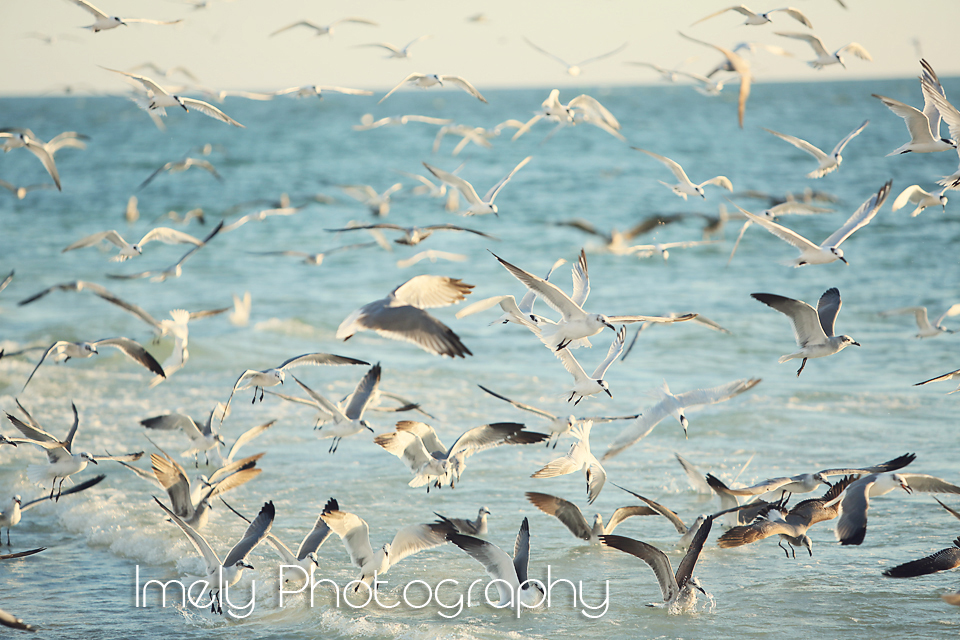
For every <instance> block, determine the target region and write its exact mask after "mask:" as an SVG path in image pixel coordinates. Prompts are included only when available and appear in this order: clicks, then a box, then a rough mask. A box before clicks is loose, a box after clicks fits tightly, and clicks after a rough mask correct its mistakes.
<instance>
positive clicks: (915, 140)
mask: <svg viewBox="0 0 960 640" xmlns="http://www.w3.org/2000/svg"><path fill="white" fill-rule="evenodd" d="M920 65H921V66H922V67H923V75H922V76H921V77H920V89H921V91H922V93H923V111H920V110H919V109H917V108H915V107H911V106H910V105H908V104H905V103H903V102H900V101H899V100H894V99H893V98H888V97H886V96H881V95H879V94H876V93H872V94H870V95H872V96H873V97H874V98H876V99H877V100H879V101H880V102H882V103H883V104H884V105H885V106H886V107H887V108H888V109H890V111H893V113H894V114H896V115H898V116H900V117H901V118H903V121H904V122H905V123H906V125H907V131H909V132H910V142H908V143H906V144H903V145H901V146H899V147H897V148H896V149H894V150H893V151H891V152H890V153H888V154H887V156H895V155H897V154H902V153H936V152H938V151H947V150H948V149H956V148H957V141H956V140H951V139H949V138H941V137H940V121H941V115H940V108H939V107H938V106H937V103H936V102H935V101H934V97H933V96H934V95H938V96H940V97H941V98H942V99H944V100H946V95H947V94H946V93H945V92H944V90H943V85H942V84H940V78H938V77H937V73H936V72H935V71H934V70H933V67H931V66H930V63H929V62H927V61H926V60H920Z"/></svg>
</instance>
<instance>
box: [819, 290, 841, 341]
mask: <svg viewBox="0 0 960 640" xmlns="http://www.w3.org/2000/svg"><path fill="white" fill-rule="evenodd" d="M841 304H843V302H842V301H841V300H840V290H839V289H837V288H836V287H832V288H830V289H827V290H826V291H824V292H823V295H822V296H820V301H819V302H817V316H818V317H819V318H820V326H821V327H823V332H824V333H825V334H826V335H827V336H828V337H832V336H833V333H834V331H833V327H834V325H835V324H836V323H837V315H838V314H839V313H840V305H841Z"/></svg>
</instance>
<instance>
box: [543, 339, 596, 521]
mask: <svg viewBox="0 0 960 640" xmlns="http://www.w3.org/2000/svg"><path fill="white" fill-rule="evenodd" d="M564 353H566V352H564ZM591 427H593V423H592V422H590V421H589V420H584V421H582V422H580V423H579V424H577V426H575V427H574V428H573V429H572V433H573V435H574V436H575V437H576V438H577V441H576V442H574V443H573V444H572V445H570V450H569V451H567V454H566V455H565V456H563V457H562V458H557V459H556V460H553V461H551V462H550V463H548V464H547V465H546V466H544V467H543V468H542V469H540V470H539V471H537V472H536V473H534V474H533V475H531V476H530V477H531V478H556V477H557V476H564V475H567V474H568V473H576V472H577V471H583V474H584V475H585V476H586V478H587V498H588V500H587V504H593V502H594V500H596V499H597V496H599V495H600V491H602V490H603V485H604V483H605V482H606V481H607V472H606V470H604V468H603V465H601V464H600V461H599V460H597V457H596V456H595V455H593V454H592V453H591V452H590V429H591Z"/></svg>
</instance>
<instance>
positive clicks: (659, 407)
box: [561, 349, 670, 460]
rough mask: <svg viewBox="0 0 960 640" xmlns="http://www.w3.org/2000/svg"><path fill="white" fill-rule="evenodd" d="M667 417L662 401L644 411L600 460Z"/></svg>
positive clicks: (642, 434)
mask: <svg viewBox="0 0 960 640" xmlns="http://www.w3.org/2000/svg"><path fill="white" fill-rule="evenodd" d="M564 351H568V349H563V351H561V353H563V352H564ZM668 415H670V412H669V411H668V410H667V407H666V403H665V402H663V401H661V402H658V403H657V404H655V405H653V406H652V407H650V408H649V409H646V410H644V412H643V413H642V414H641V415H640V417H639V418H637V419H636V420H634V421H633V422H631V423H630V424H629V425H627V426H626V427H625V428H624V429H623V431H621V432H620V435H618V436H617V437H616V438H614V440H613V442H611V443H610V444H609V445H608V446H607V451H606V452H605V453H604V454H603V457H602V458H601V459H602V460H607V459H609V458H612V457H613V456H615V455H617V454H618V453H620V452H621V451H623V450H624V449H626V448H627V447H629V446H630V445H632V444H635V443H636V442H638V441H639V440H641V439H642V438H644V437H646V436H647V435H648V434H649V433H650V432H651V431H653V429H654V428H655V427H656V426H657V425H658V424H660V421H661V420H663V419H664V418H666V417H667V416H668Z"/></svg>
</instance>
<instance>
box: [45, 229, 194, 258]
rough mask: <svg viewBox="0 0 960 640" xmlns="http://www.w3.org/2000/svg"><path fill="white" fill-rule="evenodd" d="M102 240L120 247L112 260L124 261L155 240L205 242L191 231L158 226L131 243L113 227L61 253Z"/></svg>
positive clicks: (165, 242)
mask: <svg viewBox="0 0 960 640" xmlns="http://www.w3.org/2000/svg"><path fill="white" fill-rule="evenodd" d="M102 240H106V241H107V242H110V243H112V244H114V245H116V246H118V247H120V253H118V254H117V255H115V256H113V257H112V258H110V262H123V261H124V260H128V259H130V258H136V257H137V256H139V255H140V254H142V253H143V245H145V244H147V243H148V242H153V241H158V242H163V243H164V244H192V245H194V246H200V245H202V244H203V241H202V240H198V239H197V238H194V237H193V236H191V235H190V234H189V233H184V232H182V231H177V230H176V229H170V228H169V227H157V228H156V229H151V230H150V231H148V232H147V234H146V235H144V236H143V237H142V238H140V241H139V242H137V243H135V244H130V243H129V242H127V241H126V240H124V239H123V236H121V235H120V234H119V233H117V232H116V231H115V230H113V229H111V230H110V231H101V232H99V233H94V234H93V235H89V236H86V237H85V238H81V239H79V240H77V241H76V242H74V243H73V244H71V245H70V246H69V247H67V248H65V249H63V250H62V251H61V252H60V253H66V252H67V251H73V250H74V249H82V248H84V247H90V246H93V245H95V244H97V243H99V242H100V241H102Z"/></svg>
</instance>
